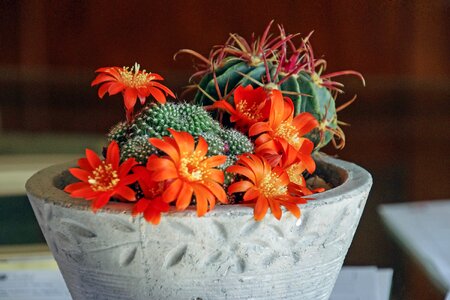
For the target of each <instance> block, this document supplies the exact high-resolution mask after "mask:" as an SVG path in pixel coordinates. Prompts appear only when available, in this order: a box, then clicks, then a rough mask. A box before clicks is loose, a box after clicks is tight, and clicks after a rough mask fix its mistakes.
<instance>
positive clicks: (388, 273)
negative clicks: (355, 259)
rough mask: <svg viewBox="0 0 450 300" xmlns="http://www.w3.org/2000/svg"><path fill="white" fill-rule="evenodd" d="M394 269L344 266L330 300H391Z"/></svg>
mask: <svg viewBox="0 0 450 300" xmlns="http://www.w3.org/2000/svg"><path fill="white" fill-rule="evenodd" d="M391 282H392V269H378V268H377V267H343V268H342V270H341V272H340V273H339V276H338V279H337V281H336V284H335V286H334V289H333V292H332V293H331V296H330V300H389V296H390V291H391Z"/></svg>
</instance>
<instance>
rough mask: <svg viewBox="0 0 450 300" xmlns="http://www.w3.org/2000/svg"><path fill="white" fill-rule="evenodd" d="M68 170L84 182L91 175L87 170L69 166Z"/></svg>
mask: <svg viewBox="0 0 450 300" xmlns="http://www.w3.org/2000/svg"><path fill="white" fill-rule="evenodd" d="M69 172H70V174H72V175H73V176H75V177H76V178H78V179H80V180H81V181H84V182H87V181H88V180H89V176H90V175H91V173H89V172H88V171H86V170H82V169H78V168H70V169H69Z"/></svg>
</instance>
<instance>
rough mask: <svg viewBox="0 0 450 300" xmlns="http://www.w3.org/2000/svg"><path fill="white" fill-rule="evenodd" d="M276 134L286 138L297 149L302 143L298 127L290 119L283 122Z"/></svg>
mask: <svg viewBox="0 0 450 300" xmlns="http://www.w3.org/2000/svg"><path fill="white" fill-rule="evenodd" d="M275 136H276V137H280V138H283V139H285V140H286V141H287V142H288V143H289V144H290V145H292V146H294V148H295V149H296V150H298V149H299V148H300V146H301V144H302V139H301V137H300V136H299V135H298V129H297V128H296V127H295V126H294V125H292V124H291V122H288V121H283V122H281V124H280V126H278V128H277V129H276V130H275Z"/></svg>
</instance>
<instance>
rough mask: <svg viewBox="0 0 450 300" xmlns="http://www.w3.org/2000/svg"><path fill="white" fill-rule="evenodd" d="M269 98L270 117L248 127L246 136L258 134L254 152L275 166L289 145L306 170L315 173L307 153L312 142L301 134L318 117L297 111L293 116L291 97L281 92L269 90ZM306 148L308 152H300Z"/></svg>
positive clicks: (307, 129)
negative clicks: (300, 158)
mask: <svg viewBox="0 0 450 300" xmlns="http://www.w3.org/2000/svg"><path fill="white" fill-rule="evenodd" d="M270 98H271V107H270V115H269V120H268V121H267V122H258V123H256V124H254V125H252V126H251V127H250V129H249V136H256V135H259V136H258V138H257V139H256V140H255V146H256V149H255V152H256V153H257V154H260V155H262V156H264V157H265V158H266V159H268V160H269V162H270V163H271V165H272V166H275V165H278V164H279V162H280V159H281V156H282V155H283V153H284V152H286V151H287V148H288V146H289V145H290V146H292V147H293V148H294V149H295V150H297V151H298V154H299V155H300V156H302V158H303V163H304V164H305V165H306V169H307V170H308V172H310V173H312V172H314V170H315V163H314V160H313V159H312V158H311V156H310V154H311V151H312V150H311V151H309V148H310V146H311V143H310V141H309V140H308V139H307V138H304V137H303V136H304V135H305V134H307V133H308V132H310V131H311V130H312V129H313V128H314V127H317V126H318V122H317V120H316V119H315V118H314V116H313V115H312V114H310V113H307V112H304V113H301V114H298V115H297V116H295V118H294V105H293V103H292V100H291V99H289V98H286V99H283V95H282V94H281V92H280V91H278V90H272V92H271V95H270ZM305 143H306V145H304V144H305ZM305 147H306V150H307V151H303V150H305V149H304V148H305ZM302 149H303V150H302ZM308 152H309V153H308ZM305 154H306V155H305Z"/></svg>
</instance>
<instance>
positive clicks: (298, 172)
mask: <svg viewBox="0 0 450 300" xmlns="http://www.w3.org/2000/svg"><path fill="white" fill-rule="evenodd" d="M304 170H305V168H304V167H303V166H302V164H300V163H296V164H292V165H290V166H289V167H288V168H287V169H286V173H287V174H288V176H289V181H291V182H292V183H295V184H298V185H305V178H303V175H302V173H303V171H304Z"/></svg>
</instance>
